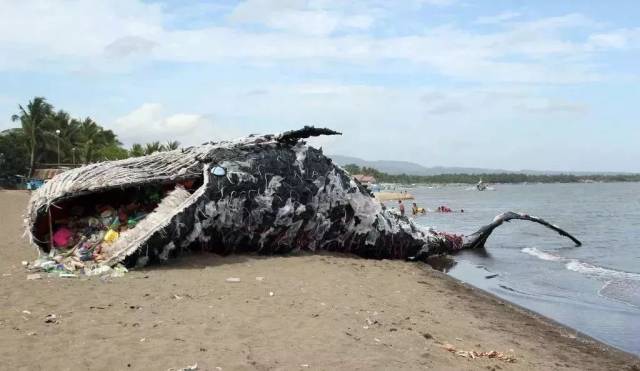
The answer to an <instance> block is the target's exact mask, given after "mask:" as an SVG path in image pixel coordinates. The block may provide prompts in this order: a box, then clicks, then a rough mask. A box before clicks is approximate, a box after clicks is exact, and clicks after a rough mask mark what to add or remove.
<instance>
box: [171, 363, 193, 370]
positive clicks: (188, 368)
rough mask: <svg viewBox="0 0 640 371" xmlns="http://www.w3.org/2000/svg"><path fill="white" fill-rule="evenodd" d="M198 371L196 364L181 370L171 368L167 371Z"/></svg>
mask: <svg viewBox="0 0 640 371" xmlns="http://www.w3.org/2000/svg"><path fill="white" fill-rule="evenodd" d="M196 370H198V362H196V363H194V364H193V365H191V366H187V367H182V368H173V367H171V368H170V369H168V370H167V371H196Z"/></svg>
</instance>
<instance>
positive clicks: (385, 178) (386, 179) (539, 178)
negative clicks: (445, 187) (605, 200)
mask: <svg viewBox="0 0 640 371" xmlns="http://www.w3.org/2000/svg"><path fill="white" fill-rule="evenodd" d="M344 169H345V170H347V171H348V172H349V173H351V174H363V175H371V176H373V177H374V178H376V181H378V182H382V183H400V184H447V183H460V184H475V183H478V181H479V180H480V179H482V181H483V182H485V183H584V182H639V181H640V174H615V175H574V174H556V175H534V174H523V173H496V174H438V175H408V174H397V175H392V174H387V173H384V172H382V171H379V170H377V169H374V168H371V167H366V166H364V167H360V166H358V165H356V164H348V165H345V166H344Z"/></svg>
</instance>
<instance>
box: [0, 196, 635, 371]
mask: <svg viewBox="0 0 640 371" xmlns="http://www.w3.org/2000/svg"><path fill="white" fill-rule="evenodd" d="M28 197H29V194H28V193H26V192H18V191H0V206H1V209H2V212H3V215H4V218H3V223H2V225H1V227H0V228H1V230H0V235H1V236H3V238H2V241H1V242H0V244H1V245H0V274H1V277H0V297H1V300H0V357H1V359H2V366H1V367H0V368H2V369H11V370H84V369H90V370H123V369H136V370H168V369H180V368H184V367H187V366H192V365H194V364H197V365H198V369H199V370H236V369H258V370H271V369H278V370H300V369H301V370H306V369H316V370H327V369H360V370H371V369H394V370H399V369H407V370H413V369H416V370H417V369H432V370H640V360H638V358H636V357H633V356H631V355H629V354H626V353H623V352H620V351H618V350H615V349H613V348H610V347H608V346H605V345H603V344H601V343H598V342H595V341H593V340H591V339H588V338H585V337H583V336H582V335H580V334H576V333H575V331H572V330H569V329H566V328H564V327H561V326H557V325H555V324H553V323H552V322H550V321H548V320H546V319H544V318H541V317H539V316H536V315H533V314H531V313H529V312H527V311H525V310H523V309H520V308H518V307H515V306H513V305H511V304H509V303H505V302H503V301H500V300H498V299H496V298H494V297H492V296H490V295H488V294H485V293H483V292H481V291H479V290H477V289H474V288H472V287H470V286H468V285H466V284H463V283H460V282H458V281H456V280H454V279H452V278H450V277H447V276H446V275H444V274H442V273H440V272H437V271H434V270H432V269H430V268H429V267H428V266H427V265H425V264H422V263H409V262H404V261H387V260H382V261H375V260H364V259H359V258H355V257H352V256H345V255H341V256H337V255H314V256H310V255H300V256H286V257H281V256H279V257H262V256H229V257H220V256H216V255H212V254H193V255H189V256H183V257H181V258H179V259H177V260H175V261H173V262H172V263H171V264H167V265H163V266H151V267H148V268H146V269H143V270H133V271H131V272H129V273H128V274H126V275H125V276H124V277H122V278H115V279H100V278H97V277H91V278H87V277H82V278H68V279H61V278H54V277H51V278H49V277H46V276H45V277H44V278H43V279H39V280H27V278H26V277H27V274H28V272H27V271H26V270H25V269H24V267H22V265H21V261H23V260H32V259H34V258H35V256H36V252H35V250H33V249H32V248H30V247H29V246H28V243H27V242H26V241H25V240H24V239H23V238H22V232H23V225H22V214H23V212H24V210H25V207H26V202H27V200H28ZM231 277H233V278H238V279H239V282H228V281H227V279H228V278H231ZM49 315H55V318H53V317H49V320H47V316H49ZM461 351H462V352H461ZM465 351H476V352H478V353H480V352H489V351H497V352H500V353H501V354H503V355H504V358H505V359H498V358H489V357H478V358H470V357H469V356H468V355H469V353H465ZM465 355H467V356H465ZM510 359H513V360H514V361H513V362H511V361H510Z"/></svg>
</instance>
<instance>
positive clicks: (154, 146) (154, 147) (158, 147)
mask: <svg viewBox="0 0 640 371" xmlns="http://www.w3.org/2000/svg"><path fill="white" fill-rule="evenodd" d="M162 151H164V146H163V145H162V144H160V142H159V141H155V142H151V143H147V144H146V145H145V146H144V154H145V155H150V154H152V153H154V152H162Z"/></svg>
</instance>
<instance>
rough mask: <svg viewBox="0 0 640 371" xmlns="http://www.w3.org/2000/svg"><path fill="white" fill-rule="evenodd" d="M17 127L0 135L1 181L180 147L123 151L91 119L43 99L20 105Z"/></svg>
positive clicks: (108, 132)
mask: <svg viewBox="0 0 640 371" xmlns="http://www.w3.org/2000/svg"><path fill="white" fill-rule="evenodd" d="M11 120H12V121H13V122H14V123H16V124H17V127H14V128H10V129H7V130H4V131H2V132H0V178H3V179H5V178H7V177H15V176H26V177H30V176H31V174H33V170H34V169H36V168H38V167H45V166H50V165H52V164H55V165H59V164H63V165H67V166H69V165H71V166H74V165H81V164H89V163H93V162H99V161H106V160H118V159H124V158H128V157H137V156H144V155H148V154H151V153H154V152H158V151H167V150H173V149H177V148H179V147H180V143H179V142H177V141H169V142H167V143H160V142H158V141H155V142H151V143H146V144H139V143H136V144H133V145H132V146H131V148H124V147H123V146H122V143H121V142H120V141H119V140H118V136H117V135H116V134H115V133H114V132H113V131H111V130H108V129H105V128H103V127H102V126H101V125H99V124H98V123H97V122H95V121H94V120H93V119H92V118H90V117H86V118H84V119H79V118H74V117H72V116H71V115H70V114H69V113H68V112H66V111H64V110H56V109H55V108H54V106H53V105H52V104H51V103H49V102H48V101H47V100H46V99H45V98H44V97H35V98H33V99H32V100H31V101H29V102H28V103H27V105H26V106H22V105H19V106H18V110H17V112H16V113H15V114H14V115H12V116H11Z"/></svg>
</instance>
